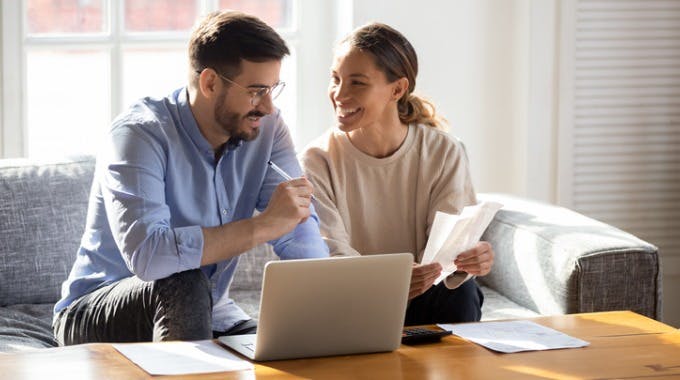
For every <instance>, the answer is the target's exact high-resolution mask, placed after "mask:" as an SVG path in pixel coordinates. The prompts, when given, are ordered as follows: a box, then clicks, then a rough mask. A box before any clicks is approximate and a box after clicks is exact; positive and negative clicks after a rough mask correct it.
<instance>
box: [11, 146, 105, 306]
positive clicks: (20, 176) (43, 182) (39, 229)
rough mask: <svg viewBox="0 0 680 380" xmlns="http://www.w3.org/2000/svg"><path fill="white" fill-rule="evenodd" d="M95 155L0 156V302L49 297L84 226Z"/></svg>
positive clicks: (54, 294)
mask: <svg viewBox="0 0 680 380" xmlns="http://www.w3.org/2000/svg"><path fill="white" fill-rule="evenodd" d="M93 172H94V159H92V158H89V157H86V158H76V159H69V160H61V161H58V162H49V163H39V164H38V163H36V162H35V161H31V162H29V161H27V160H23V159H17V160H2V161H1V162H0V306H3V305H13V304H29V303H50V302H52V303H54V302H56V301H57V300H58V298H59V295H60V289H61V283H62V282H63V281H64V280H65V279H66V276H67V275H68V273H69V271H70V269H71V266H72V264H73V260H74V259H75V255H76V250H77V249H78V245H79V242H80V238H81V235H82V233H83V228H84V226H85V215H86V212H87V200H88V194H89V190H90V186H91V183H92V176H93Z"/></svg>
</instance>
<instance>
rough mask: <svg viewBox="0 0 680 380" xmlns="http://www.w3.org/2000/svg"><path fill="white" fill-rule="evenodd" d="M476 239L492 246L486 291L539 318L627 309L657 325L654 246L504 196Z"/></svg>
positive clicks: (658, 283) (571, 214)
mask: <svg viewBox="0 0 680 380" xmlns="http://www.w3.org/2000/svg"><path fill="white" fill-rule="evenodd" d="M479 198H480V200H493V201H496V202H500V203H502V204H503V205H504V207H503V208H502V209H501V210H499V211H498V213H497V214H496V217H495V218H494V220H493V221H492V222H491V224H490V225H489V227H488V228H487V230H486V231H485V233H484V235H483V237H482V240H486V241H488V242H490V243H491V244H492V246H493V247H494V250H495V253H496V257H495V263H494V267H493V269H492V271H491V273H489V274H488V275H487V276H485V277H483V278H479V281H480V282H481V283H483V284H485V285H486V286H489V287H490V288H492V289H494V290H496V291H497V292H499V293H501V294H502V295H504V296H506V297H507V298H509V299H510V300H512V301H514V302H516V303H518V304H520V305H522V306H524V307H527V308H529V309H531V310H534V311H536V312H538V313H540V314H544V315H550V314H567V313H582V312H593V311H606V310H632V311H635V312H637V313H640V314H643V315H646V316H649V317H652V318H655V319H659V318H661V271H660V261H659V255H658V250H657V248H656V247H655V246H653V245H651V244H649V243H647V242H645V241H642V240H640V239H638V238H637V237H635V236H633V235H631V234H629V233H626V232H624V231H621V230H619V229H617V228H615V227H613V226H610V225H608V224H605V223H602V222H598V221H596V220H593V219H591V218H588V217H586V216H584V215H581V214H579V213H576V212H574V211H571V210H568V209H566V208H563V207H557V206H552V205H548V204H544V203H540V202H536V201H531V200H527V199H521V198H517V197H512V196H508V195H503V194H480V195H479Z"/></svg>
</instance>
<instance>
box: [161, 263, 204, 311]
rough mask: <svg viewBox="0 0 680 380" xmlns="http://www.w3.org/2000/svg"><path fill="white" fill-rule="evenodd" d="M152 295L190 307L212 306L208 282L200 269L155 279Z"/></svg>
mask: <svg viewBox="0 0 680 380" xmlns="http://www.w3.org/2000/svg"><path fill="white" fill-rule="evenodd" d="M153 293H154V296H155V297H157V298H160V299H161V300H163V301H171V302H172V303H176V304H178V305H188V306H190V307H192V308H205V309H208V310H209V309H211V308H212V298H211V295H210V282H209V281H208V278H207V277H206V276H205V274H204V273H203V271H201V270H200V269H192V270H187V271H184V272H180V273H175V274H173V275H171V276H169V277H166V278H163V279H160V280H157V281H156V282H155V284H154V288H153Z"/></svg>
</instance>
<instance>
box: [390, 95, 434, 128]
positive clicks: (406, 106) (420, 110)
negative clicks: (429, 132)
mask: <svg viewBox="0 0 680 380" xmlns="http://www.w3.org/2000/svg"><path fill="white" fill-rule="evenodd" d="M397 109H398V110H399V120H400V121H401V122H402V123H404V124H411V123H415V124H424V125H427V126H428V127H433V128H437V129H440V130H445V126H444V122H443V119H442V118H441V117H440V116H439V115H437V113H436V112H435V108H434V104H432V103H431V102H430V101H428V100H426V99H424V98H421V97H420V96H418V95H415V94H413V93H409V94H405V95H404V96H403V97H402V98H401V99H399V102H398V103H397Z"/></svg>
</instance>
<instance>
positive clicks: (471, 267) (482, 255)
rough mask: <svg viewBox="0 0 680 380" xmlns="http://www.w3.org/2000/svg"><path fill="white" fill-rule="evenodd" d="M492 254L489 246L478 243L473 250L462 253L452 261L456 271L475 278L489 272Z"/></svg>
mask: <svg viewBox="0 0 680 380" xmlns="http://www.w3.org/2000/svg"><path fill="white" fill-rule="evenodd" d="M493 258H494V252H493V248H492V247H491V244H489V243H488V242H485V241H480V242H479V243H477V245H475V246H474V247H473V248H471V249H468V250H467V251H464V252H462V253H461V254H460V255H458V257H456V259H455V260H454V261H453V263H454V264H456V267H457V270H459V271H463V272H467V273H470V274H472V275H475V276H484V275H486V274H488V273H489V271H491V267H492V266H493Z"/></svg>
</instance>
